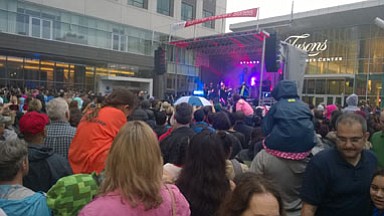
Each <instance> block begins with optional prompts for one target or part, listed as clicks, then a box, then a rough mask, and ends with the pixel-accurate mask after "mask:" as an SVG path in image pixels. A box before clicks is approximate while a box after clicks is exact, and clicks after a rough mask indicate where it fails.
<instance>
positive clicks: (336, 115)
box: [329, 110, 343, 131]
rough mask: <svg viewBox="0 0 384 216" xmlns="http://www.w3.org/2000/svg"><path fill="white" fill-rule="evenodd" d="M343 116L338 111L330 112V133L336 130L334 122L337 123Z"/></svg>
mask: <svg viewBox="0 0 384 216" xmlns="http://www.w3.org/2000/svg"><path fill="white" fill-rule="evenodd" d="M342 114H343V112H341V111H340V110H335V111H333V112H332V115H331V121H330V128H329V129H330V130H331V131H335V130H336V122H337V119H338V118H339V117H340V116H341V115H342Z"/></svg>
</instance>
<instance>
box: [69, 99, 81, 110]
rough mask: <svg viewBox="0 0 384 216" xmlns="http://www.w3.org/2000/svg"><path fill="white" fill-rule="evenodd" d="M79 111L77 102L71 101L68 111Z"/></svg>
mask: <svg viewBox="0 0 384 216" xmlns="http://www.w3.org/2000/svg"><path fill="white" fill-rule="evenodd" d="M74 108H76V109H79V103H78V102H77V100H71V102H70V103H69V109H74Z"/></svg>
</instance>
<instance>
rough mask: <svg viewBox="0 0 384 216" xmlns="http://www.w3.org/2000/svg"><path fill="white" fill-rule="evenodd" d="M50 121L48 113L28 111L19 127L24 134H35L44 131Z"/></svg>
mask: <svg viewBox="0 0 384 216" xmlns="http://www.w3.org/2000/svg"><path fill="white" fill-rule="evenodd" d="M48 123H49V120H48V116H47V115H46V114H42V113H38V112H36V111H32V112H27V113H26V114H24V115H23V116H22V117H21V119H20V121H19V129H20V132H21V133H22V134H31V135H35V134H38V133H40V132H42V131H44V128H45V125H47V124H48Z"/></svg>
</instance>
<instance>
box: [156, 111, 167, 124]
mask: <svg viewBox="0 0 384 216" xmlns="http://www.w3.org/2000/svg"><path fill="white" fill-rule="evenodd" d="M155 120H156V125H165V124H166V123H167V114H166V113H165V112H164V111H159V112H156V113H155Z"/></svg>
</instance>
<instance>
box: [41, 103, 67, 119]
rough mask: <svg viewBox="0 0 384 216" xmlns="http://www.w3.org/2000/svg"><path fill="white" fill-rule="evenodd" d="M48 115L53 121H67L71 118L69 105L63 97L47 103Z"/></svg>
mask: <svg viewBox="0 0 384 216" xmlns="http://www.w3.org/2000/svg"><path fill="white" fill-rule="evenodd" d="M46 109H47V115H48V117H49V119H50V120H52V121H64V122H67V121H68V120H69V118H70V113H69V106H68V103H67V101H65V100H64V99H63V98H55V99H52V100H51V101H49V102H48V103H47V105H46Z"/></svg>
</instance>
